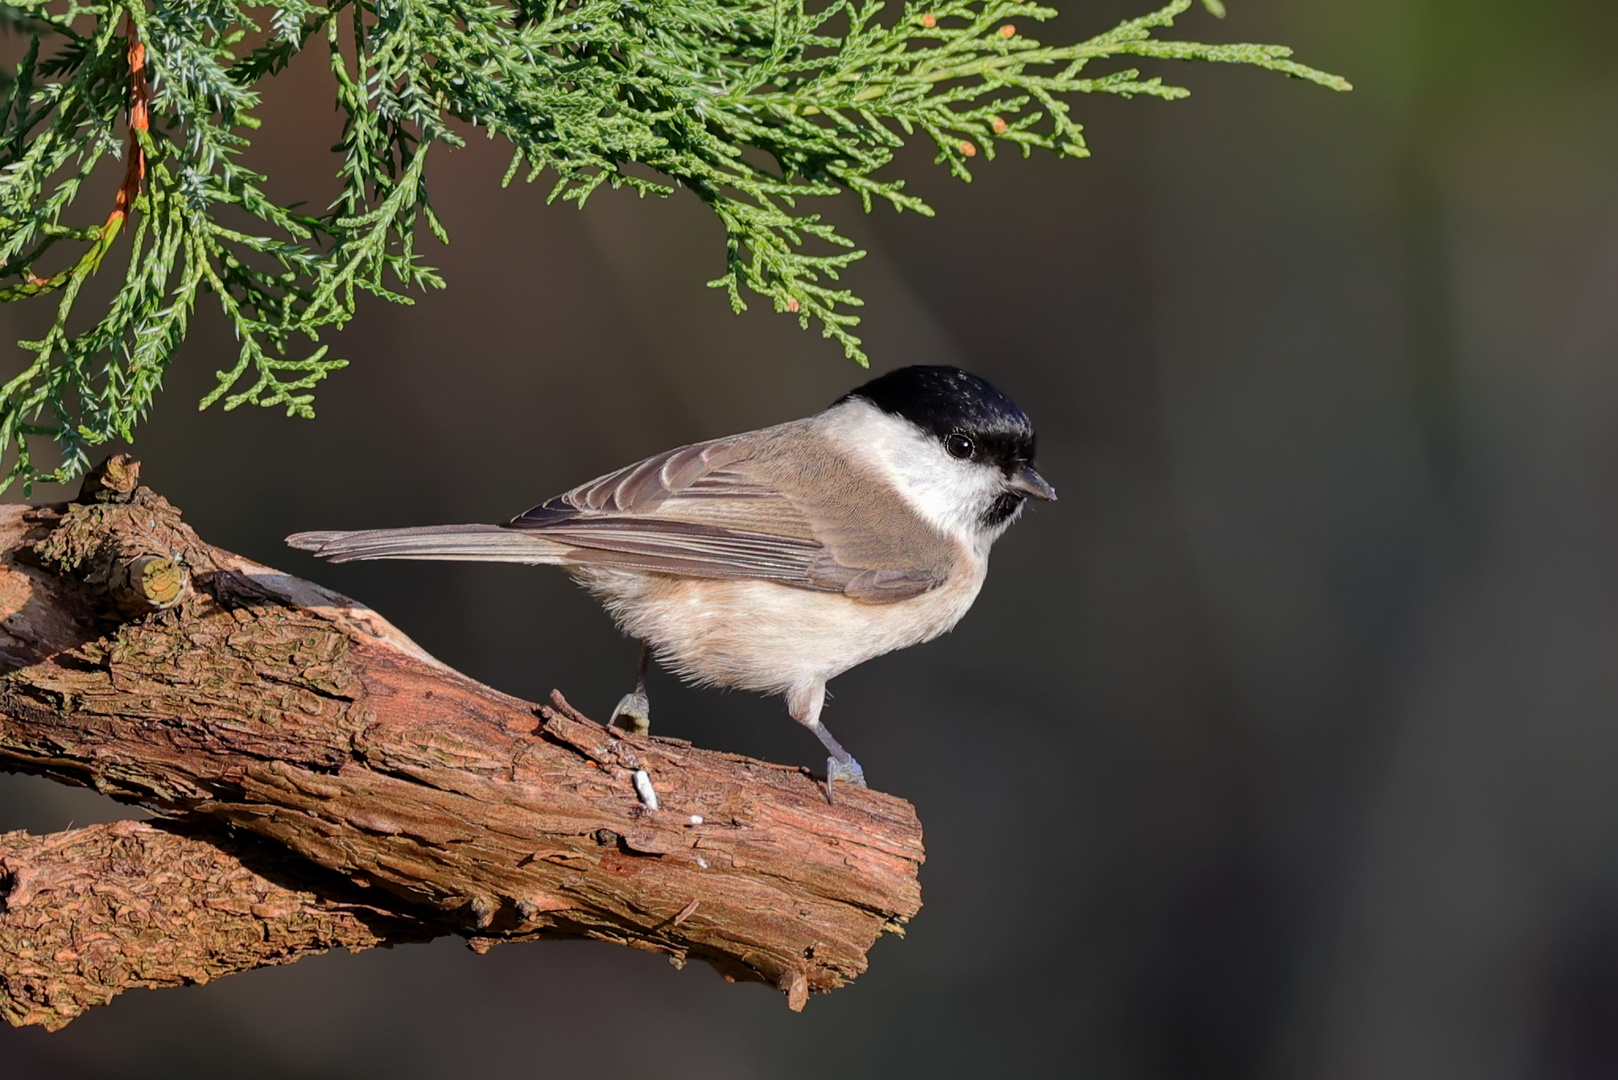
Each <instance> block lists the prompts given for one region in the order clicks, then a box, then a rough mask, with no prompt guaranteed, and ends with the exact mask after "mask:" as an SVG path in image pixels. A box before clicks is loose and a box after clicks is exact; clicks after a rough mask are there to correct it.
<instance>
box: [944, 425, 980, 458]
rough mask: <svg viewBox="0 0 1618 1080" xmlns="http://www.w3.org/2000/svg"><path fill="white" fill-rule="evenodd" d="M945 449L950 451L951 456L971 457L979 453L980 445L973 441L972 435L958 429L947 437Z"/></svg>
mask: <svg viewBox="0 0 1618 1080" xmlns="http://www.w3.org/2000/svg"><path fill="white" fill-rule="evenodd" d="M944 449H945V450H948V451H949V456H950V457H956V458H969V457H971V456H972V455H973V454H975V453H977V449H978V445H977V443H975V442H973V441H972V436H970V435H962V434H961V433H960V432H959V431H957V432H954V433H953V434H951V435H948V436H946V437H945V439H944Z"/></svg>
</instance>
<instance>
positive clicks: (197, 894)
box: [0, 821, 451, 1031]
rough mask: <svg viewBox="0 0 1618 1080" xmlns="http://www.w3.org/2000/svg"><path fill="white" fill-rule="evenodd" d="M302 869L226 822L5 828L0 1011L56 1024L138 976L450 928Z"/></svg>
mask: <svg viewBox="0 0 1618 1080" xmlns="http://www.w3.org/2000/svg"><path fill="white" fill-rule="evenodd" d="M244 860H245V862H247V863H251V867H252V868H249V866H247V865H244ZM310 872H311V868H310V867H309V866H308V864H307V863H303V862H302V861H301V860H299V859H297V858H295V857H293V856H291V855H288V854H286V853H285V852H284V851H279V852H278V851H276V850H275V849H273V848H272V847H270V846H269V845H266V844H263V843H254V842H253V841H252V840H251V839H250V838H247V837H242V836H234V837H233V836H231V835H229V833H228V832H227V831H226V830H223V829H214V830H211V831H208V830H206V829H197V828H187V827H185V826H180V825H177V824H173V823H169V824H146V823H143V822H134V821H120V822H117V823H116V824H112V825H92V826H90V827H89V828H86V829H74V830H71V831H69V832H62V833H56V834H54V835H52V836H44V837H41V836H29V835H28V834H27V833H20V832H15V833H5V834H0V1015H3V1016H4V1017H5V1019H6V1020H7V1022H9V1023H10V1024H12V1025H13V1026H15V1027H21V1026H23V1025H25V1024H42V1025H44V1027H45V1028H46V1030H49V1031H57V1030H59V1029H60V1028H62V1027H64V1026H66V1025H67V1023H68V1022H69V1021H71V1020H72V1019H74V1018H75V1017H77V1016H79V1015H81V1014H82V1013H84V1012H85V1011H86V1010H88V1009H90V1008H92V1007H94V1006H96V1005H104V1004H106V1003H107V1002H109V1001H111V1000H112V999H113V997H115V996H116V995H117V994H119V993H121V992H122V991H124V990H128V989H130V988H132V987H137V986H147V987H158V986H181V985H185V984H189V983H206V982H210V981H212V980H213V979H217V978H219V977H220V976H221V975H230V974H233V973H235V972H238V971H248V970H250V969H252V968H257V967H265V966H268V965H271V964H290V963H293V962H294V961H297V960H301V959H303V958H304V957H305V956H309V955H311V954H313V953H320V952H325V951H326V950H328V949H331V948H334V947H337V946H341V947H343V948H346V949H348V950H349V951H350V952H359V951H361V950H363V949H369V948H371V947H373V946H375V945H392V944H396V943H400V942H406V941H427V940H429V939H431V938H433V937H436V936H439V935H441V934H447V933H450V932H451V930H450V928H449V927H447V926H441V925H439V926H435V925H432V924H429V923H425V922H422V921H419V920H416V919H412V918H410V917H409V916H404V915H399V914H396V913H394V912H391V911H389V910H388V909H387V907H386V906H385V903H386V898H385V897H370V896H368V895H367V892H366V890H364V889H360V888H358V887H357V886H355V885H353V884H351V883H349V882H347V881H345V880H344V879H343V878H342V877H340V876H338V875H336V874H328V873H324V872H321V873H320V877H321V881H320V883H319V887H318V890H317V889H315V888H311V887H308V886H306V885H304V884H303V882H305V881H306V880H307V879H308V878H309V877H310ZM367 901H370V902H369V903H368V902H367ZM379 901H380V902H381V903H382V905H383V906H379V904H378V902H379Z"/></svg>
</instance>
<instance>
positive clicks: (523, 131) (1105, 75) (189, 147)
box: [0, 0, 1347, 488]
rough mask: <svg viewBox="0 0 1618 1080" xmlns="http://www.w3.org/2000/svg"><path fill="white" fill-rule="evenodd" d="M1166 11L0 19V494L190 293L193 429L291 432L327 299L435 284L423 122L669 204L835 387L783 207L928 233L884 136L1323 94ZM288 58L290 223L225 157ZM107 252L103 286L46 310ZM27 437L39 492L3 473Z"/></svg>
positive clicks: (827, 329)
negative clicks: (217, 415)
mask: <svg viewBox="0 0 1618 1080" xmlns="http://www.w3.org/2000/svg"><path fill="white" fill-rule="evenodd" d="M1191 3H1192V0H1172V2H1170V3H1168V4H1167V5H1166V6H1164V7H1162V8H1160V9H1159V10H1157V11H1154V12H1152V13H1150V14H1147V15H1144V16H1142V17H1140V18H1137V19H1132V20H1129V21H1127V22H1124V23H1122V24H1121V25H1118V26H1116V27H1113V28H1112V29H1109V30H1107V31H1106V32H1104V33H1101V34H1098V35H1096V36H1095V37H1092V38H1090V39H1089V40H1086V41H1082V42H1079V43H1077V44H1073V45H1059V46H1048V45H1043V44H1041V43H1040V42H1038V41H1036V40H1035V39H1034V38H1033V37H1032V36H1031V35H1030V34H1029V32H1028V31H1029V29H1030V28H1031V27H1032V26H1033V25H1034V24H1037V23H1040V22H1042V21H1044V20H1046V19H1049V18H1052V17H1053V16H1055V15H1056V14H1057V12H1056V10H1055V9H1054V8H1050V7H1045V6H1041V5H1039V4H1038V3H1037V2H1020V0H907V2H906V3H905V4H904V5H903V7H902V8H899V9H897V10H889V9H887V8H886V7H885V5H884V4H883V3H882V2H881V0H330V2H328V3H314V2H310V0H282V2H280V3H273V4H252V3H242V2H236V0H151V2H150V3H149V4H148V3H146V2H132V3H130V2H126V3H117V2H112V3H81V2H79V0H13V2H12V3H10V4H8V5H6V6H5V7H4V8H3V9H0V18H3V20H4V21H5V22H6V23H8V24H9V25H10V27H11V29H12V30H13V31H15V32H17V33H20V34H21V35H23V36H24V38H25V40H26V41H27V43H28V44H27V48H26V53H25V55H24V57H23V59H22V61H21V62H20V63H19V64H18V65H17V66H16V68H15V70H14V71H13V72H12V73H10V77H9V79H8V81H7V83H5V84H0V90H3V91H4V95H5V101H4V106H3V111H0V301H24V300H29V299H43V298H45V297H50V298H52V299H53V300H54V303H55V305H56V307H55V319H54V322H53V324H52V325H51V327H50V329H49V330H48V331H47V332H46V334H45V335H44V336H43V337H42V338H40V339H38V340H35V341H24V342H20V343H19V346H20V349H21V351H22V352H21V360H20V366H21V370H20V372H19V373H18V374H16V375H15V376H14V377H12V378H11V379H10V381H9V382H7V383H6V384H5V386H4V388H3V391H0V397H3V400H0V454H3V455H5V457H7V458H9V465H8V467H7V469H6V471H5V478H4V480H3V481H0V488H3V487H4V486H7V485H9V484H11V483H14V482H17V481H22V482H23V483H24V484H25V485H27V484H31V483H33V482H34V481H38V480H44V479H49V480H65V479H68V478H70V477H71V476H73V475H74V474H76V473H78V472H80V471H81V470H82V469H83V468H84V466H85V464H86V462H87V459H88V453H89V451H90V448H91V447H93V446H95V445H96V444H99V443H103V442H106V441H108V440H110V439H113V438H122V439H126V440H127V439H129V438H131V436H132V434H133V428H134V426H135V424H136V423H137V422H138V421H139V420H140V419H141V418H143V417H144V415H145V414H146V412H147V410H148V408H149V406H150V404H151V401H152V398H153V395H154V394H155V393H156V392H157V390H158V388H159V386H160V384H161V382H162V378H163V374H164V371H165V370H166V368H167V366H168V364H169V362H170V360H171V358H172V357H173V355H174V353H175V350H176V349H177V348H178V347H179V345H180V343H181V342H182V341H183V340H184V338H185V335H186V331H187V328H188V325H189V322H190V319H191V316H192V313H193V312H194V311H195V309H196V306H197V304H198V303H199V302H200V300H201V297H202V295H203V294H207V295H208V296H209V297H211V302H212V303H215V304H217V305H218V306H219V308H220V309H221V310H222V311H223V313H224V314H225V315H226V316H227V317H228V318H229V320H230V321H231V323H232V324H233V325H234V327H235V330H236V335H237V338H238V341H239V343H240V348H239V352H238V354H237V357H236V362H235V364H234V366H232V367H230V368H228V369H227V370H223V371H220V372H218V373H217V376H218V384H217V386H216V387H215V388H214V390H213V391H212V392H211V393H209V394H208V395H207V397H206V398H205V399H204V400H203V402H202V405H203V407H206V406H208V405H211V404H214V403H215V402H223V405H224V408H226V409H234V408H236V407H237V406H239V405H242V404H246V403H251V404H255V405H261V406H278V407H284V408H285V409H286V410H287V412H288V413H290V414H293V415H297V416H310V415H312V401H313V395H312V389H313V387H314V386H315V384H316V383H317V382H319V381H320V380H321V379H322V378H323V377H324V376H326V375H327V374H328V373H330V372H331V371H333V370H335V369H337V368H340V367H342V366H343V365H344V364H345V361H344V360H342V359H340V358H338V357H336V356H333V355H332V354H331V353H330V352H329V351H328V347H327V346H326V345H323V344H320V337H321V335H322V333H323V332H329V331H330V330H334V329H336V328H340V327H341V326H342V325H343V324H344V323H345V322H346V321H347V320H348V319H349V318H350V317H351V316H352V315H353V313H354V304H355V298H356V296H357V295H359V294H361V293H369V294H371V295H374V296H377V297H381V298H383V299H385V300H390V301H395V302H399V303H409V302H410V300H409V297H408V293H409V291H410V290H412V289H416V288H420V287H424V286H441V285H442V284H443V282H442V280H441V279H440V278H439V276H438V275H437V274H436V273H435V271H434V270H433V269H432V268H431V267H430V266H428V265H427V264H426V263H425V262H423V260H422V258H421V256H420V255H419V254H418V252H417V251H416V240H417V237H418V235H419V234H420V233H421V231H422V229H421V226H425V229H426V230H428V231H431V232H432V233H433V234H434V235H436V236H437V237H438V239H439V240H441V241H442V240H446V239H447V237H446V235H445V233H444V229H443V226H442V224H441V223H440V222H439V220H438V218H437V217H435V216H434V214H433V211H432V206H431V203H430V202H429V200H428V193H427V187H426V181H425V175H426V174H425V171H424V167H425V164H426V161H427V157H428V153H429V151H431V150H432V149H433V148H434V147H438V146H442V147H453V146H456V145H459V144H460V143H461V141H462V140H461V136H460V135H458V134H457V133H456V131H455V130H454V129H453V128H451V127H450V126H449V124H448V121H449V119H450V118H455V119H457V120H460V121H463V122H466V123H470V124H472V125H476V126H477V127H479V128H482V129H483V130H484V131H485V132H486V133H488V134H489V135H492V136H497V137H499V138H502V139H504V140H505V141H506V142H507V143H508V144H509V145H510V147H511V150H512V157H511V164H510V168H509V170H508V172H507V175H506V182H507V183H510V182H511V181H512V180H513V179H515V178H517V177H518V176H521V177H522V178H523V179H525V180H529V181H532V180H534V179H536V178H538V177H541V176H544V177H546V178H548V180H549V182H550V185H551V188H550V197H551V199H552V200H557V199H560V200H564V201H568V202H573V203H576V204H582V203H583V202H584V201H585V199H586V198H588V197H589V196H590V195H591V193H593V192H594V191H596V190H597V189H598V188H600V187H601V186H602V185H603V184H608V185H611V186H612V187H628V188H631V189H634V190H635V191H638V192H639V193H641V194H643V195H648V194H651V195H666V194H669V193H670V192H671V191H672V190H673V189H674V187H676V186H683V187H686V188H688V189H690V190H691V191H693V192H695V193H696V194H697V195H698V196H699V197H700V198H701V199H702V200H703V201H704V202H705V203H706V204H707V205H708V206H709V207H710V208H711V209H712V210H713V212H714V213H715V214H717V215H718V216H719V219H720V221H721V222H722V223H723V224H724V227H725V234H726V251H725V263H724V266H725V271H724V273H723V274H721V275H720V276H719V277H718V278H717V279H715V280H714V281H712V282H710V284H711V285H713V286H714V287H716V288H719V289H722V290H724V291H725V293H726V294H727V295H728V297H729V300H730V303H731V306H732V307H733V308H735V309H736V310H738V311H740V310H742V309H743V308H744V307H745V306H746V295H747V294H754V295H756V296H758V297H762V298H763V299H765V300H766V301H768V302H769V303H770V304H771V305H772V306H773V307H774V309H775V310H777V311H780V312H786V313H791V314H795V315H796V317H797V318H798V320H799V322H800V323H801V324H802V325H803V326H805V327H808V326H810V325H811V324H818V325H819V326H820V327H821V329H822V331H823V332H824V334H825V335H826V336H828V337H831V338H834V339H835V340H836V341H837V342H838V343H840V344H841V346H842V348H843V350H844V352H845V353H846V354H847V355H848V356H850V357H852V358H854V359H855V360H857V361H859V362H861V363H863V362H864V361H865V356H864V354H863V353H862V352H861V349H860V342H859V339H858V338H857V337H856V336H855V335H854V332H853V327H854V326H855V325H856V324H857V322H858V318H857V317H856V315H855V314H854V313H853V312H852V311H851V310H850V309H851V308H855V307H857V306H859V303H860V301H859V299H858V297H856V296H855V295H854V294H853V293H852V292H850V291H849V290H848V289H846V288H843V287H841V286H840V285H839V284H838V279H839V274H840V273H841V272H842V271H843V270H844V269H845V268H847V267H848V266H849V264H851V263H852V262H854V261H855V260H857V259H859V258H860V257H861V255H862V254H863V252H861V251H859V250H857V249H856V248H855V246H854V244H853V243H852V242H851V241H850V240H849V239H848V238H846V237H845V236H843V235H842V234H841V233H839V232H838V231H837V228H836V226H835V225H833V224H832V223H831V222H830V221H828V220H826V219H824V218H823V217H822V215H821V214H820V213H818V212H813V211H811V210H808V209H805V208H803V207H804V206H806V205H808V204H810V203H811V201H812V200H815V199H823V198H826V197H830V196H836V195H840V194H844V193H853V194H854V195H856V196H858V198H859V200H860V202H861V204H862V205H863V206H864V208H865V210H866V211H867V212H869V211H870V210H871V209H872V207H873V206H874V205H876V204H878V203H886V204H888V205H890V206H892V207H894V208H896V209H898V210H912V211H915V212H917V213H920V214H926V215H930V214H931V213H932V211H931V210H930V209H929V208H928V206H927V205H926V204H925V203H924V202H922V201H921V200H920V199H918V198H916V197H915V196H913V195H911V194H908V193H907V192H906V191H905V186H904V180H903V179H901V178H897V177H891V176H889V175H887V174H886V173H885V172H884V170H885V168H886V166H888V165H889V164H890V162H891V161H892V159H893V156H894V153H895V151H896V150H897V149H899V148H900V147H901V146H902V145H904V143H905V142H906V140H909V139H924V140H926V141H928V142H930V143H931V144H932V145H933V147H934V148H935V149H936V161H937V162H938V163H939V164H941V165H943V166H944V167H945V168H947V169H948V170H949V171H950V172H951V173H952V174H954V175H955V176H957V177H959V178H961V179H962V180H970V179H971V173H970V168H969V167H970V163H971V162H972V160H973V159H974V158H975V157H977V156H978V155H980V154H981V155H982V157H983V158H984V159H986V160H987V159H992V158H993V157H994V156H995V154H996V153H997V152H998V151H1000V150H1006V149H1010V150H1017V151H1020V152H1021V153H1023V154H1024V155H1027V154H1029V153H1030V152H1032V151H1034V150H1036V149H1037V150H1046V151H1051V152H1053V153H1055V154H1057V155H1060V156H1066V157H1084V156H1086V155H1087V154H1088V153H1089V151H1088V149H1087V148H1086V146H1085V142H1084V137H1083V129H1082V127H1081V125H1080V124H1079V123H1078V122H1077V121H1076V120H1075V119H1074V118H1073V116H1072V114H1071V105H1070V99H1071V98H1072V96H1073V95H1076V94H1085V93H1092V94H1093V93H1102V94H1115V95H1121V96H1124V97H1131V96H1137V95H1140V96H1150V97H1156V98H1164V99H1172V98H1178V97H1183V96H1185V94H1186V91H1185V90H1184V89H1182V88H1180V87H1176V86H1172V85H1168V84H1165V83H1164V82H1163V81H1162V80H1161V79H1160V78H1157V77H1146V76H1144V75H1142V74H1141V73H1140V72H1139V71H1138V70H1136V69H1135V68H1133V67H1128V66H1124V67H1117V66H1113V69H1112V70H1107V71H1102V72H1096V71H1093V70H1092V68H1093V66H1095V65H1098V64H1101V62H1105V61H1110V60H1115V59H1118V58H1123V59H1124V60H1125V61H1126V62H1132V61H1134V60H1136V59H1146V60H1203V61H1213V62H1226V63H1237V64H1248V65H1253V66H1256V67H1260V68H1265V69H1268V70H1272V71H1278V72H1281V73H1283V74H1286V75H1290V76H1294V77H1297V78H1300V79H1306V80H1308V81H1310V82H1314V83H1318V84H1320V85H1323V86H1327V87H1332V88H1334V89H1347V84H1346V83H1344V82H1343V81H1342V80H1341V79H1338V78H1336V77H1334V76H1330V75H1326V74H1324V73H1322V72H1319V71H1316V70H1314V69H1312V68H1308V67H1305V66H1303V65H1301V64H1298V63H1295V62H1294V61H1292V60H1291V59H1289V51H1288V50H1287V49H1285V48H1281V47H1278V46H1270V45H1207V44H1199V43H1195V42H1188V41H1175V40H1167V39H1165V38H1163V37H1161V36H1159V35H1160V32H1162V31H1165V30H1167V29H1168V28H1169V27H1171V26H1172V25H1173V22H1174V20H1175V18H1176V17H1178V16H1179V15H1181V14H1183V13H1184V12H1185V11H1186V10H1187V9H1188V8H1189V7H1190V5H1191ZM1204 3H1205V5H1206V6H1207V7H1208V8H1209V9H1210V10H1212V11H1213V12H1214V13H1215V14H1220V13H1221V10H1220V9H1219V7H1218V2H1217V0H1204ZM311 48H313V49H314V50H315V51H318V52H322V53H324V54H325V58H327V62H328V64H329V69H330V73H331V80H332V85H333V87H334V89H335V94H336V100H337V105H338V107H339V108H340V109H341V111H342V113H343V115H344V117H345V122H344V134H343V138H342V141H341V143H340V144H339V146H338V147H336V148H334V149H335V150H336V151H337V153H338V154H339V155H340V162H339V164H338V166H337V173H338V177H339V179H340V183H341V193H340V194H339V195H338V197H337V199H336V201H335V202H333V203H332V205H331V206H330V207H328V208H327V209H326V210H325V211H324V212H318V213H317V212H309V211H306V210H304V209H301V208H299V207H297V206H288V205H283V204H281V203H278V202H276V201H275V200H273V199H271V198H270V197H269V196H268V195H266V194H265V191H264V187H263V184H264V181H265V177H264V176H263V175H262V174H260V173H258V172H255V171H254V170H252V169H249V168H247V167H245V166H244V165H242V164H241V160H240V159H241V154H242V151H243V150H244V149H245V148H246V147H247V146H248V144H249V141H250V139H251V138H252V133H253V131H254V130H255V129H256V128H257V127H258V124H259V122H258V120H257V119H256V118H255V116H254V109H255V108H256V107H257V106H258V104H259V89H258V88H259V87H260V85H261V83H262V82H263V81H264V80H266V79H269V78H273V77H274V76H275V75H277V74H278V73H279V72H281V71H282V70H284V69H285V67H286V66H287V64H288V63H289V62H290V61H291V60H292V58H293V56H294V55H295V54H297V53H299V52H301V51H303V50H305V49H311ZM1103 66H1105V65H1103ZM749 149H752V150H755V151H763V152H764V154H766V155H767V156H768V160H769V161H770V162H772V163H773V164H771V165H768V166H766V165H763V164H760V163H759V162H760V160H762V159H761V157H760V155H758V154H754V155H752V156H751V157H750V156H747V155H746V154H745V151H747V150H749ZM117 157H122V158H123V159H124V163H125V171H124V183H123V185H122V186H121V187H120V188H119V190H118V193H117V196H116V198H115V199H114V200H113V210H112V213H111V215H110V216H108V217H107V218H106V219H105V221H104V222H102V223H100V224H98V223H97V222H98V221H99V220H100V215H101V213H103V212H105V207H106V201H105V200H106V199H107V198H108V193H107V192H104V191H100V190H94V191H92V190H90V189H89V188H88V187H87V186H86V181H87V180H88V179H89V178H90V177H91V175H92V172H93V171H94V170H95V168H96V166H97V165H98V164H100V163H102V162H103V161H105V160H107V159H109V158H117ZM631 165H640V166H644V167H645V168H644V169H641V170H639V171H632V170H630V169H629V168H628V167H629V166H631ZM648 170H649V171H650V172H651V173H652V174H654V175H655V176H656V177H657V179H648V178H647V177H646V172H647V171H648ZM246 221H250V222H251V224H250V225H248V226H247V227H245V228H244V227H241V226H242V223H243V222H246ZM227 222H234V223H235V224H234V225H232V224H227ZM125 234H127V235H128V243H127V245H123V247H122V252H121V258H120V260H119V261H120V262H121V263H122V265H123V267H124V269H123V271H122V272H123V284H122V286H121V288H119V290H118V291H117V293H116V295H115V296H114V298H113V299H112V300H111V301H110V302H109V303H108V304H107V305H106V308H105V310H102V311H98V312H78V313H76V312H75V304H76V303H77V301H78V300H79V296H80V292H81V290H82V288H83V286H84V284H85V282H86V280H87V279H88V278H89V277H90V276H91V275H92V274H93V273H94V272H95V271H96V270H97V268H98V267H99V266H100V265H101V264H102V262H103V261H104V259H105V257H106V256H107V255H108V254H109V252H110V251H112V250H113V249H114V248H115V247H117V246H119V244H118V242H119V241H120V239H121V238H122V237H123V236H124V235H125ZM64 252H65V253H66V254H65V256H64ZM48 267H54V269H49V268H48ZM47 439H49V440H54V441H55V443H56V447H57V449H56V452H55V453H54V454H52V455H51V456H52V457H54V458H55V459H56V464H55V466H54V467H52V468H46V467H43V466H39V465H36V464H35V458H34V453H35V451H36V449H38V446H37V444H39V443H41V442H43V441H44V440H47Z"/></svg>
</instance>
